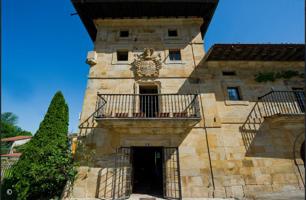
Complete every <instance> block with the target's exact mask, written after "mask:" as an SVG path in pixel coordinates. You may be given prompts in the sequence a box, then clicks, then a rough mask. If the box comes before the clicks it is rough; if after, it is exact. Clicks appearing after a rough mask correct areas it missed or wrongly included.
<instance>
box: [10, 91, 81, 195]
mask: <svg viewBox="0 0 306 200" xmlns="http://www.w3.org/2000/svg"><path fill="white" fill-rule="evenodd" d="M68 121H69V114H68V106H67V104H66V102H65V99H64V96H63V94H62V93H61V92H57V93H56V94H55V95H54V97H53V99H52V101H51V103H50V106H49V108H48V111H47V113H46V115H45V117H44V119H43V121H42V122H41V123H40V126H39V129H38V131H37V132H36V134H35V135H34V137H33V138H32V140H31V141H30V142H28V143H27V144H26V147H25V149H24V150H23V153H22V156H21V157H20V159H19V161H18V162H17V164H15V165H14V166H13V168H12V175H11V177H10V178H9V179H8V180H6V181H7V183H9V184H6V185H11V186H12V189H13V193H14V194H15V195H17V196H16V197H15V198H17V199H33V200H34V199H50V198H53V197H55V196H58V197H59V196H60V194H61V192H62V190H63V188H64V186H65V184H66V182H67V180H69V179H71V178H73V176H74V174H75V170H74V167H73V162H72V157H71V153H70V151H69V144H68ZM11 197H12V196H11Z"/></svg>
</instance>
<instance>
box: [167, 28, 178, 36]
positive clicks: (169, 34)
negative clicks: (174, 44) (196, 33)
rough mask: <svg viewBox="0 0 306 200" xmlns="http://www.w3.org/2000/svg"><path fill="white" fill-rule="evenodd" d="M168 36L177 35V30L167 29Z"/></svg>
mask: <svg viewBox="0 0 306 200" xmlns="http://www.w3.org/2000/svg"><path fill="white" fill-rule="evenodd" d="M168 36H169V37H177V36H178V34H177V30H176V29H169V30H168Z"/></svg>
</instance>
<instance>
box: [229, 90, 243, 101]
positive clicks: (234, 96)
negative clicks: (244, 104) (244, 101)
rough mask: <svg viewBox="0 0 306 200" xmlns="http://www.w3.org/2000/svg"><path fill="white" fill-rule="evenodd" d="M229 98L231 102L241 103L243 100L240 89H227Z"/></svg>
mask: <svg viewBox="0 0 306 200" xmlns="http://www.w3.org/2000/svg"><path fill="white" fill-rule="evenodd" d="M227 94H228V98H229V100H231V101H239V100H241V97H240V94H239V89H238V88H237V87H228V88H227Z"/></svg>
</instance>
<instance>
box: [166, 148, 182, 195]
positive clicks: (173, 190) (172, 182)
mask: <svg viewBox="0 0 306 200" xmlns="http://www.w3.org/2000/svg"><path fill="white" fill-rule="evenodd" d="M163 151H164V152H163V153H164V162H163V170H164V171H163V172H164V173H163V174H164V198H166V199H182V191H181V178H180V165H179V152H178V148H177V147H164V149H163Z"/></svg>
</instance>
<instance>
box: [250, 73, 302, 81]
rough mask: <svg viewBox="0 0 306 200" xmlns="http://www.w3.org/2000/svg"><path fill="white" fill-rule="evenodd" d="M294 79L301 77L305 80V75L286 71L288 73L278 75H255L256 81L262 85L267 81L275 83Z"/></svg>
mask: <svg viewBox="0 0 306 200" xmlns="http://www.w3.org/2000/svg"><path fill="white" fill-rule="evenodd" d="M292 77H300V78H304V74H303V73H301V74H299V72H298V71H293V70H286V71H280V72H277V73H274V72H259V73H257V74H256V75H255V81H257V82H259V83H261V82H267V81H272V82H273V81H275V80H276V79H282V78H284V79H290V78H292Z"/></svg>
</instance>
